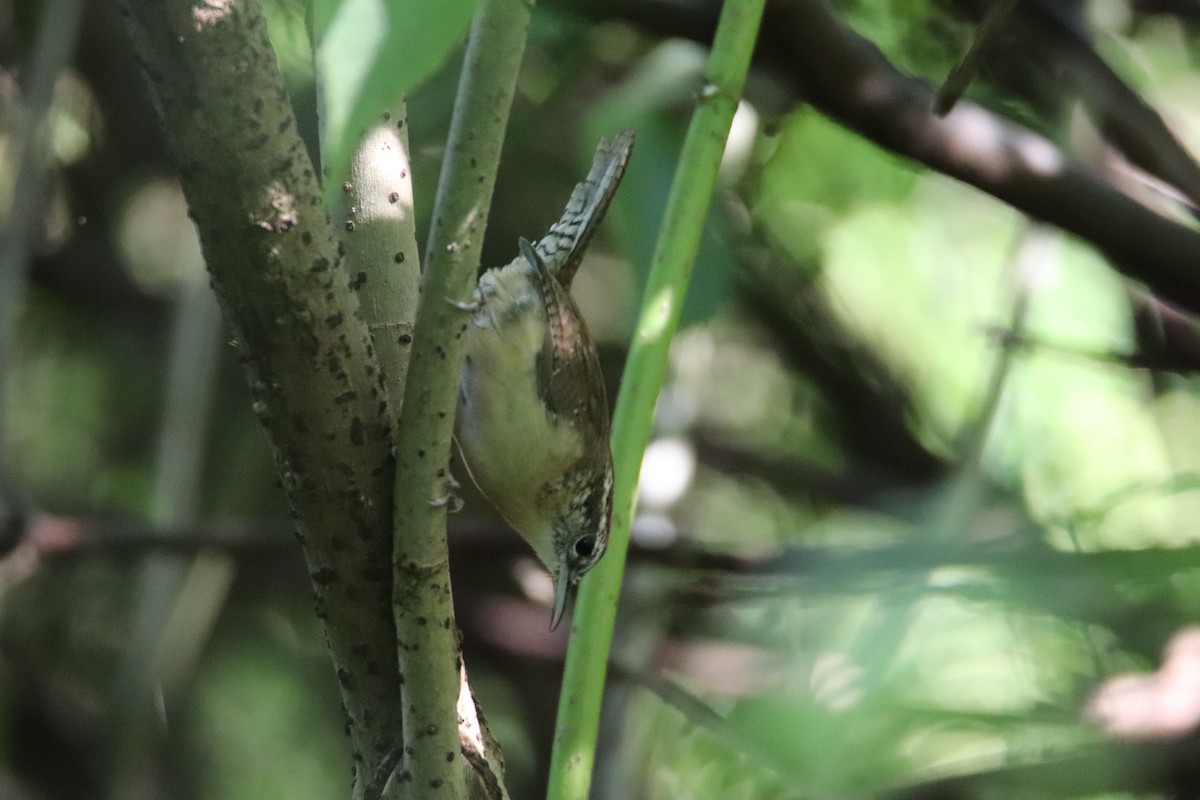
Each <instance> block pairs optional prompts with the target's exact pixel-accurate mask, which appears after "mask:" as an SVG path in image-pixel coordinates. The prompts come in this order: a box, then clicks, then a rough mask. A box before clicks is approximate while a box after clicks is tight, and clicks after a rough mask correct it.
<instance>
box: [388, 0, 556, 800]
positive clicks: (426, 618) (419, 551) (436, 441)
mask: <svg viewBox="0 0 1200 800" xmlns="http://www.w3.org/2000/svg"><path fill="white" fill-rule="evenodd" d="M532 11H533V4H532V3H531V2H528V0H485V2H484V3H483V4H482V5H481V6H480V7H479V10H478V11H477V12H476V15H475V19H474V22H473V23H472V25H471V33H470V37H469V38H468V40H467V52H466V56H465V60H464V63H463V72H462V77H461V78H460V80H459V85H458V96H457V98H456V99H455V103H454V115H453V118H452V119H451V123H450V136H449V139H448V140H447V143H446V156H445V159H444V160H443V162H442V173H441V176H440V179H439V181H438V194H437V199H436V200H435V202H434V209H433V224H432V227H431V230H430V233H429V245H428V247H427V248H426V250H425V258H426V263H425V269H424V273H423V276H422V286H421V298H420V303H419V305H418V308H417V321H416V329H415V331H414V334H413V346H412V359H411V361H410V363H409V371H408V385H407V387H406V390H405V397H404V407H403V409H401V412H400V420H399V425H398V428H397V439H396V483H395V500H396V504H395V517H394V524H393V529H394V542H393V552H392V562H393V587H392V588H393V595H392V603H393V615H394V619H395V626H396V640H397V648H398V649H397V657H398V661H399V665H400V676H399V677H400V683H401V685H402V687H403V688H402V694H403V727H404V761H403V763H402V766H401V769H400V772H399V778H400V780H401V781H402V783H403V784H405V786H403V787H402V789H401V795H402V796H405V797H409V796H411V797H435V796H436V797H447V798H459V797H464V796H465V793H464V790H465V786H466V782H465V777H464V775H465V773H466V772H467V770H466V769H465V768H464V760H463V756H462V754H461V752H460V750H461V743H460V738H459V726H458V716H457V713H456V702H457V700H458V696H459V689H460V684H459V671H460V667H461V662H462V658H461V655H460V653H459V650H458V628H457V625H456V624H455V622H454V608H453V605H452V602H451V596H450V570H449V552H448V549H447V546H446V508H447V505H449V504H450V503H452V502H453V501H454V497H453V496H454V488H455V487H454V483H453V479H452V478H451V476H450V443H451V435H452V433H453V430H454V415H455V411H456V409H457V404H458V377H459V372H460V370H461V368H462V362H463V357H464V355H465V343H466V340H465V337H463V335H462V333H463V331H465V330H466V326H467V324H468V323H469V321H470V316H469V313H468V312H465V311H463V310H462V309H460V308H456V307H455V306H454V305H452V304H451V301H460V302H463V301H467V300H469V299H470V298H471V293H472V290H473V289H474V286H475V271H476V269H477V267H478V266H479V258H480V251H481V249H482V244H483V234H484V231H485V230H486V228H487V217H488V209H489V207H490V205H491V200H492V190H493V188H494V187H495V181H496V172H497V169H498V167H499V163H500V149H501V145H502V144H503V142H504V132H505V129H506V127H507V124H508V115H509V110H510V108H511V107H512V98H513V94H514V93H515V91H516V84H517V73H518V71H519V69H520V65H521V59H522V57H523V55H524V52H525V39H526V34H527V33H528V30H529V18H530V15H531V13H532ZM493 777H498V776H493Z"/></svg>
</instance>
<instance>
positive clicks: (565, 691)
mask: <svg viewBox="0 0 1200 800" xmlns="http://www.w3.org/2000/svg"><path fill="white" fill-rule="evenodd" d="M763 5H764V0H726V3H725V5H724V8H723V9H722V11H721V19H720V22H719V23H718V26H717V33H716V37H715V39H714V41H713V48H712V54H711V56H710V57H709V65H708V72H707V77H706V83H705V85H704V87H703V88H702V89H701V91H700V95H699V100H698V103H697V107H696V112H695V114H694V115H693V117H692V122H691V125H690V126H689V128H688V132H687V138H686V139H685V140H684V143H683V151H682V152H681V153H680V156H679V164H678V165H677V166H676V169H675V178H674V181H673V183H672V185H671V194H670V196H669V198H668V200H667V208H666V213H665V216H664V218H663V223H662V228H661V229H660V230H659V236H658V243H657V245H656V247H655V251H654V259H653V262H652V263H651V267H650V275H649V278H648V281H647V285H646V293H645V295H644V297H643V299H642V309H641V313H640V315H639V318H638V324H637V328H636V334H635V338H634V341H633V345H632V347H631V348H630V351H629V360H628V361H627V362H626V364H625V373H624V375H623V376H622V379H621V391H620V394H619V395H618V397H617V407H616V412H615V416H614V418H613V433H612V443H613V461H614V470H615V474H616V484H615V486H614V490H613V491H614V497H613V527H612V534H611V538H610V540H609V544H608V554H607V555H606V556H605V558H604V559H602V560H601V562H600V564H599V565H597V567H596V568H595V569H593V570H592V572H591V573H590V574H589V575H588V577H586V578H585V579H584V580H583V583H582V585H581V589H580V593H579V600H578V604H577V606H576V611H575V617H574V619H575V620H576V622H575V624H574V625H573V626H572V638H571V646H570V650H569V651H568V653H567V663H566V672H565V674H564V677H563V687H562V694H561V696H560V699H559V707H558V724H557V725H556V726H555V737H554V753H553V756H552V760H551V766H550V787H549V791H548V792H547V797H548V798H550V800H567V799H568V798H569V799H572V800H582V798H586V797H587V793H588V787H589V785H590V783H591V778H592V766H593V760H594V758H595V749H596V731H597V727H598V725H599V721H600V701H601V698H602V696H603V689H604V676H605V672H606V667H607V663H608V653H609V646H610V643H611V640H612V632H613V623H614V621H615V619H616V609H617V597H618V595H619V594H620V588H621V576H622V573H623V572H624V568H625V554H626V552H627V551H628V548H629V525H630V522H631V520H632V516H633V504H634V497H635V492H636V490H637V480H638V473H639V471H640V469H641V463H642V454H643V452H644V450H645V448H646V444H647V442H648V441H649V439H650V431H651V427H652V425H653V421H654V404H655V402H656V401H657V399H658V393H659V391H660V389H661V388H662V384H663V378H664V376H665V375H666V369H667V354H668V350H669V348H670V345H671V339H672V337H673V336H674V334H675V331H676V329H677V328H678V326H679V315H680V309H681V307H682V305H683V298H684V295H685V294H686V292H687V285H688V279H689V278H690V276H691V271H692V264H693V263H694V261H695V258H696V253H697V251H698V250H699V248H700V236H701V233H702V231H703V226H704V218H705V214H706V212H707V210H708V205H709V203H710V202H711V200H712V194H713V188H714V186H715V185H716V180H717V169H718V167H719V166H720V164H721V156H722V154H723V153H724V151H725V140H726V138H727V137H728V135H729V126H730V124H731V123H732V122H733V114H734V112H735V111H736V110H737V104H738V98H740V97H741V93H742V86H743V84H744V83H745V80H746V72H747V70H748V69H749V66H750V55H751V53H752V52H753V50H754V43H755V40H756V39H757V36H758V27H759V22H760V20H761V19H762V12H763Z"/></svg>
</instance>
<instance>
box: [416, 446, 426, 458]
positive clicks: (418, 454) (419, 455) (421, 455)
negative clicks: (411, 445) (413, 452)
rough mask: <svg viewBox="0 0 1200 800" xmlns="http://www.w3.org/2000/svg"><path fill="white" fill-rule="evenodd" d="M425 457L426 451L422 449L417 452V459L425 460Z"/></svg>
mask: <svg viewBox="0 0 1200 800" xmlns="http://www.w3.org/2000/svg"><path fill="white" fill-rule="evenodd" d="M424 457H425V450H424V448H422V449H420V450H418V451H417V458H424Z"/></svg>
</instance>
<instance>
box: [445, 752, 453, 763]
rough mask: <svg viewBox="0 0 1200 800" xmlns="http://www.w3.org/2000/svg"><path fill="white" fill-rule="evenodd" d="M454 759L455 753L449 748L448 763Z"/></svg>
mask: <svg viewBox="0 0 1200 800" xmlns="http://www.w3.org/2000/svg"><path fill="white" fill-rule="evenodd" d="M452 761H454V753H453V751H449V750H447V751H446V763H447V764H449V763H451V762H452Z"/></svg>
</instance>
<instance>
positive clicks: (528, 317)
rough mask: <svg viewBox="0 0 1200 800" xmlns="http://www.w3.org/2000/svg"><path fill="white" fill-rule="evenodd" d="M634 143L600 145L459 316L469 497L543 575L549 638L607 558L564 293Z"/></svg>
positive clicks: (593, 449) (582, 334) (603, 490)
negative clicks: (549, 214) (464, 318)
mask: <svg viewBox="0 0 1200 800" xmlns="http://www.w3.org/2000/svg"><path fill="white" fill-rule="evenodd" d="M633 142H634V132H633V131H632V130H630V129H626V130H622V131H620V132H619V133H618V134H616V135H615V136H613V137H611V138H605V139H601V141H600V143H599V145H598V146H597V148H596V154H595V157H594V158H593V161H592V167H591V169H590V170H589V172H588V175H587V177H586V178H585V179H584V180H583V181H582V182H581V183H579V184H577V185H576V186H575V189H574V191H572V192H571V196H570V198H569V199H568V201H567V205H566V208H565V210H564V211H563V214H562V216H561V217H560V218H559V220H558V221H557V222H556V223H554V224H553V225H552V226H551V227H550V230H549V231H548V232H547V233H546V235H545V236H543V237H542V238H541V239H540V240H538V241H537V242H536V243H534V244H531V243H530V242H529V241H528V240H526V239H524V238H522V239H520V240H519V242H518V247H519V253H518V255H517V257H516V258H515V259H513V260H512V261H511V262H510V263H508V264H506V265H503V266H500V267H494V268H491V269H488V270H486V271H485V272H483V274H482V275H480V277H479V280H478V283H477V286H476V289H475V292H474V299H473V300H472V302H471V303H470V304H466V306H467V307H468V308H469V310H470V313H472V315H473V316H472V319H471V322H470V324H469V325H468V326H467V334H466V337H467V342H466V357H465V361H464V365H463V371H462V375H461V378H460V382H459V401H458V409H457V420H456V435H455V438H456V441H457V442H458V446H459V450H460V452H461V454H462V457H463V462H464V463H465V465H466V468H467V473H468V475H470V477H471V479H472V480H473V481H474V483H475V485H476V486H478V487H479V490H480V492H481V493H482V494H483V496H484V497H486V498H487V500H488V501H489V502H490V503H491V504H492V505H493V506H494V507H495V508H496V510H497V511H498V512H499V513H500V516H501V517H503V518H504V519H505V520H506V521H507V522H508V524H509V525H510V526H512V528H513V529H514V530H516V532H517V533H519V534H520V535H521V536H522V538H524V539H525V541H526V542H528V544H529V545H530V546H531V547H532V548H533V551H534V553H535V554H536V555H537V557H538V558H539V560H541V562H542V563H543V564H544V565H545V567H546V569H547V570H548V571H549V572H550V575H551V577H552V578H553V583H554V602H553V606H552V610H551V616H550V629H551V630H554V629H555V628H557V627H558V625H559V623H560V621H561V620H562V618H563V615H564V613H565V611H566V608H567V604H568V602H569V600H570V597H571V595H572V594H573V592H574V589H575V587H576V585H577V584H578V583H579V580H580V579H581V578H582V577H583V576H584V574H586V573H587V572H588V570H590V569H591V568H592V567H593V566H595V564H596V563H597V562H598V561H599V560H600V558H601V557H602V556H603V555H604V551H605V549H606V547H607V544H608V535H609V527H610V525H611V521H612V490H613V461H612V451H611V449H610V447H609V425H610V423H609V411H608V400H607V397H606V395H605V390H604V379H603V375H602V374H601V371H600V361H599V358H598V357H597V354H596V346H595V344H594V343H593V341H592V338H591V336H590V335H589V333H588V330H587V325H586V324H585V323H584V321H583V318H582V316H581V315H580V313H579V308H578V306H576V305H575V301H574V300H573V299H572V298H571V295H570V288H571V282H572V280H573V279H574V277H575V273H576V272H577V271H578V269H579V266H580V264H581V263H582V260H583V255H584V251H585V250H586V248H587V245H588V243H589V242H590V241H591V239H592V236H593V234H594V233H595V232H596V229H597V228H598V227H599V225H600V222H601V220H603V218H604V214H605V212H606V211H607V210H608V206H609V204H610V203H611V202H612V199H613V196H614V195H615V193H616V191H617V188H618V186H619V185H620V182H621V178H622V177H623V175H624V173H625V168H626V165H627V164H628V162H629V157H630V154H631V152H632V149H633Z"/></svg>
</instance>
